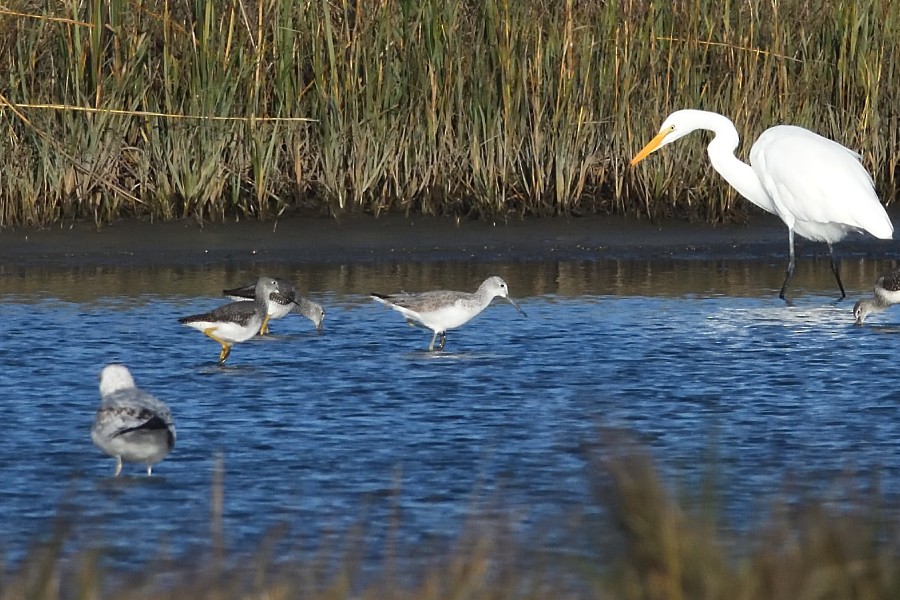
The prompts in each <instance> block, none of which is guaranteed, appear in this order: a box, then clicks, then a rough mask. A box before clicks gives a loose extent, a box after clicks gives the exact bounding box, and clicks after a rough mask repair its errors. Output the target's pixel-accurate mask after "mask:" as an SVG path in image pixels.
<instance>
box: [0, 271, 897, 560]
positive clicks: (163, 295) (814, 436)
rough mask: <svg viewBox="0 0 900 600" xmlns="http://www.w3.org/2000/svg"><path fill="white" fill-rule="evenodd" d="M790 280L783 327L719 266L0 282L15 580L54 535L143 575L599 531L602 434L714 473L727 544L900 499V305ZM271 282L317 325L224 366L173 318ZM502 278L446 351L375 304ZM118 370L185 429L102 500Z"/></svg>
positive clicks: (675, 477)
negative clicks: (199, 564)
mask: <svg viewBox="0 0 900 600" xmlns="http://www.w3.org/2000/svg"><path fill="white" fill-rule="evenodd" d="M804 266H805V267H806V273H807V275H808V276H807V278H806V279H803V278H800V279H798V283H797V285H796V286H795V287H794V288H793V290H792V297H793V298H794V302H793V303H792V305H786V304H785V303H783V302H781V301H780V300H778V298H777V296H776V292H775V290H776V289H777V287H778V285H779V284H780V274H781V270H780V269H781V265H780V264H767V263H759V264H757V263H748V262H740V263H728V262H727V261H726V262H723V261H717V262H702V261H693V262H690V261H689V262H677V261H676V262H666V261H658V262H652V261H650V262H648V261H644V262H638V261H635V262H597V263H542V264H537V265H535V264H496V263H493V264H477V263H473V264H442V263H435V264H424V265H421V264H420V265H407V264H374V265H322V266H317V267H314V266H296V267H290V268H286V267H285V266H284V265H280V266H270V265H257V266H255V267H252V268H249V267H248V268H229V269H223V268H215V267H203V268H200V267H198V268H196V269H190V268H180V269H177V270H170V269H165V268H154V269H147V270H144V271H135V270H131V269H116V268H110V267H106V268H102V269H101V268H97V269H83V270H78V271H39V270H34V269H32V270H31V271H28V270H25V271H22V272H19V273H16V274H12V275H7V276H4V277H3V278H0V286H2V287H0V303H2V315H3V318H2V320H0V339H2V340H3V341H2V345H0V365H2V369H0V395H2V399H3V400H2V402H0V422H2V423H3V424H4V434H3V435H2V436H0V474H2V481H3V485H2V486H0V511H2V519H0V549H2V551H3V553H4V558H5V560H6V562H12V563H13V564H14V563H15V562H16V561H18V560H19V559H21V557H22V556H23V555H24V554H25V553H26V552H27V551H28V549H29V548H30V546H31V545H33V544H34V543H35V542H37V541H39V540H41V539H47V538H49V537H51V536H52V535H53V534H54V533H55V532H56V531H58V526H59V525H60V523H64V524H65V527H66V533H65V539H66V540H67V543H68V544H70V545H71V546H72V547H83V546H85V545H87V546H90V547H97V548H101V549H103V550H104V551H105V556H106V560H109V561H110V562H112V563H113V564H117V565H122V566H126V567H129V566H131V567H138V566H139V565H141V564H143V563H145V562H146V561H148V560H156V559H160V558H165V559H171V560H175V561H196V560H202V559H203V558H204V557H205V556H208V555H209V553H210V548H211V544H212V540H213V539H214V537H215V534H214V533H213V532H215V531H221V532H222V533H223V536H224V539H223V543H224V545H225V547H226V549H227V550H228V551H230V552H232V553H238V554H240V553H246V554H248V555H252V554H253V553H254V552H256V551H257V549H258V547H259V545H260V544H262V543H264V542H265V541H266V540H267V539H269V538H271V537H273V536H277V537H278V538H279V539H280V540H282V541H283V540H287V543H286V548H289V550H283V551H284V552H290V551H296V552H298V553H300V554H302V553H304V552H317V551H321V550H322V548H323V547H324V546H326V545H327V544H328V543H329V542H328V540H333V539H338V540H340V539H345V538H346V536H347V535H348V534H347V532H348V530H350V529H351V528H353V527H354V526H356V525H360V524H362V525H363V526H364V528H365V534H364V536H365V540H366V542H365V543H366V544H367V545H368V546H369V548H370V550H371V551H372V553H373V554H376V555H377V553H378V549H379V548H381V549H383V548H384V547H385V546H386V545H387V543H388V540H389V539H394V540H395V541H396V540H399V542H400V543H401V544H406V545H408V546H410V547H417V546H420V545H424V546H426V547H435V548H440V547H442V546H443V545H447V544H452V543H453V540H455V539H456V538H457V537H458V536H459V535H460V532H461V531H463V530H464V529H465V527H466V525H467V523H470V522H471V520H472V519H473V516H474V515H483V514H485V513H490V514H492V515H493V516H494V517H496V518H497V519H504V520H509V521H510V522H511V523H514V528H515V529H516V531H518V532H519V534H520V535H521V536H523V537H524V538H529V537H530V536H533V537H534V538H535V539H538V538H541V536H544V538H543V539H547V537H546V536H547V535H548V534H547V532H548V531H558V530H561V529H564V528H565V527H568V526H570V525H571V523H572V522H573V521H577V519H578V517H579V516H581V515H585V514H590V513H591V512H592V511H593V510H594V508H593V507H594V506H595V499H594V498H593V496H592V493H591V489H592V478H598V477H602V476H603V475H602V473H598V472H596V469H595V468H594V467H592V464H593V463H592V462H591V460H590V452H591V451H592V450H591V448H595V447H597V446H598V443H599V442H602V440H603V438H604V436H606V435H608V432H609V431H610V430H622V431H625V432H628V434H629V435H630V436H632V437H633V439H635V440H636V441H637V442H638V443H639V444H641V445H643V446H644V447H646V448H647V450H648V452H649V453H650V455H651V456H652V457H653V459H654V460H655V461H656V463H657V465H658V467H659V468H660V470H661V471H662V472H663V474H664V475H665V476H666V477H667V480H668V481H672V482H679V484H680V485H686V486H691V485H692V484H695V483H697V482H700V481H703V480H704V478H706V477H707V476H708V475H709V474H710V472H711V471H714V473H715V477H716V486H717V488H718V490H719V493H720V495H721V503H722V505H723V506H722V510H723V511H724V513H725V514H724V518H725V520H726V521H728V522H731V523H733V524H734V525H735V526H736V527H740V526H745V525H752V524H753V523H754V521H755V520H757V519H759V518H761V517H760V515H761V514H763V513H764V512H765V511H766V510H768V508H769V507H770V506H771V504H772V502H774V501H776V500H778V499H779V498H782V497H783V496H784V495H785V494H796V493H798V490H800V491H801V492H802V493H805V494H808V495H811V496H812V497H815V498H819V499H828V498H829V497H830V495H832V494H835V493H837V492H836V490H838V489H839V488H841V487H843V486H844V485H845V484H846V483H847V481H848V480H849V481H851V485H861V486H862V489H864V490H865V489H866V485H868V482H871V481H874V480H875V479H876V478H877V480H878V482H879V485H880V493H882V494H884V495H886V496H888V497H889V498H897V497H898V495H900V391H898V387H897V383H896V382H897V377H896V373H897V369H896V365H897V357H898V356H900V309H897V311H895V312H893V313H892V312H890V311H888V312H887V313H884V314H882V315H875V316H872V317H870V321H869V322H868V323H867V324H866V326H865V327H856V326H854V325H853V323H852V318H851V314H850V312H851V308H852V302H853V300H854V299H855V297H858V296H859V295H861V294H863V293H864V292H865V288H866V287H868V286H870V285H871V281H872V280H874V277H873V276H872V275H873V273H876V274H877V272H878V271H879V269H882V268H884V267H885V265H879V264H872V263H868V264H863V263H860V264H857V265H851V266H850V268H846V267H845V283H846V284H847V286H848V292H851V296H852V297H851V298H849V299H848V300H845V301H843V302H835V297H836V295H835V293H834V290H833V289H832V285H833V282H832V281H831V279H830V273H829V272H828V270H827V265H826V264H825V263H822V262H819V263H814V262H813V261H808V262H806V263H804ZM259 272H269V273H271V274H273V275H279V276H288V277H291V278H293V279H294V281H295V282H297V283H298V286H299V287H300V289H302V290H305V291H308V294H307V295H308V296H309V297H311V298H313V299H314V300H317V301H318V302H320V303H321V304H323V305H324V306H325V308H326V311H327V316H326V319H325V331H324V333H323V334H321V335H317V334H316V332H315V330H314V329H313V327H312V325H311V323H309V321H306V320H305V319H303V318H301V317H299V316H296V315H292V316H289V317H288V318H286V319H283V320H280V321H275V322H273V323H272V332H273V335H272V336H271V337H270V338H268V339H256V340H253V341H251V342H248V343H245V344H241V345H237V346H235V347H234V349H233V352H232V354H231V357H230V358H229V359H228V361H227V363H226V364H225V366H219V365H217V363H216V360H217V356H218V351H219V348H218V346H217V345H216V344H215V343H213V342H212V341H211V340H209V339H207V338H205V337H204V336H203V335H201V334H200V333H198V332H196V331H194V330H192V329H189V328H186V327H184V326H181V325H179V324H178V322H177V318H178V317H179V316H184V315H188V314H194V313H196V312H200V311H204V310H207V309H210V308H212V307H214V306H216V305H217V304H219V303H224V301H225V300H223V299H222V298H221V297H219V296H218V295H217V294H218V292H219V291H220V290H221V288H224V287H229V286H234V285H238V284H242V283H246V282H248V281H252V280H253V279H254V277H255V275H256V274H258V273H259ZM490 274H500V275H502V276H503V277H504V278H506V280H507V281H508V282H509V285H510V290H511V294H512V296H513V297H514V298H515V299H516V300H517V301H518V302H519V303H520V305H521V306H522V308H523V309H524V310H525V311H526V312H527V313H528V316H527V318H525V317H523V316H521V315H519V314H518V313H517V312H516V311H515V309H513V308H512V307H511V306H510V305H508V304H506V303H504V302H502V301H500V300H495V303H494V305H492V306H491V307H490V308H489V309H488V310H487V311H485V313H483V314H482V315H481V316H479V317H478V318H477V319H476V320H474V321H473V322H471V323H469V324H468V325H466V326H464V327H463V328H461V329H459V330H456V331H451V332H449V334H448V340H447V347H446V350H445V351H444V352H442V353H433V354H432V353H428V352H426V351H425V349H426V348H427V346H428V343H429V341H430V339H431V334H430V332H427V331H424V330H421V329H414V328H409V327H407V326H406V325H405V324H404V322H403V319H402V318H401V317H400V315H398V314H396V313H394V312H392V311H390V310H387V309H385V308H384V307H382V306H381V305H379V304H377V303H374V302H372V301H370V300H369V299H368V295H367V294H368V292H370V291H380V292H394V291H399V290H400V289H404V290H406V291H418V290H423V289H431V288H435V287H447V288H451V289H474V288H475V287H477V285H478V283H480V281H481V280H482V279H483V278H484V277H486V276H487V275H490ZM441 283H445V285H440V284H441ZM819 285H821V287H817V286H819ZM851 290H852V291H851ZM109 362H122V363H124V364H126V365H127V366H128V367H129V368H130V369H131V371H132V374H133V375H134V378H135V380H136V382H137V384H138V386H139V387H142V388H143V389H145V390H148V391H150V392H152V393H154V394H155V395H157V396H158V397H159V398H161V399H163V400H165V401H166V402H168V404H169V405H170V407H171V409H172V412H173V414H174V418H175V422H176V426H177V435H178V439H177V444H176V447H175V450H174V451H173V452H172V454H171V455H170V456H169V457H168V458H167V459H166V460H164V461H163V462H162V463H160V464H159V465H157V467H156V468H155V471H154V475H153V476H152V477H151V478H149V479H148V478H147V477H145V476H144V474H143V469H142V468H141V467H140V466H136V465H126V468H125V476H123V477H120V478H119V479H113V478H112V473H113V467H114V461H113V459H111V458H109V457H106V456H105V455H103V454H102V453H101V452H100V450H98V449H97V448H95V447H94V446H93V445H92V443H91V440H90V427H91V422H92V420H93V416H94V411H95V410H96V406H97V403H98V401H99V395H98V389H97V383H98V374H99V371H100V369H101V368H102V367H103V366H104V365H105V364H107V363H109ZM600 445H601V446H602V444H600ZM217 464H219V465H221V471H220V475H221V477H222V481H223V486H222V488H221V489H222V491H223V504H222V507H223V509H222V515H221V526H219V525H217V524H216V522H217V520H216V516H215V513H216V511H215V509H214V506H215V505H216V502H215V497H216V493H215V489H216V488H215V486H214V485H213V481H214V479H215V478H216V476H217V475H216V473H217ZM560 535H561V534H560ZM550 537H553V535H552V534H551V535H550ZM537 543H540V542H537Z"/></svg>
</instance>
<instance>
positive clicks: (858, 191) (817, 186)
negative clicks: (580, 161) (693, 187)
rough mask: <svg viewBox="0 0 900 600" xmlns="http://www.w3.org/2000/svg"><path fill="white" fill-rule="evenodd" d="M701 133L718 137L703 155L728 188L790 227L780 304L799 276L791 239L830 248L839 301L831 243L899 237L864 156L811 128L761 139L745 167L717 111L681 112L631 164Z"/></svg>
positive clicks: (782, 130)
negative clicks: (863, 236)
mask: <svg viewBox="0 0 900 600" xmlns="http://www.w3.org/2000/svg"><path fill="white" fill-rule="evenodd" d="M697 129H706V130H709V131H712V132H713V133H714V134H715V137H713V139H712V141H711V142H710V143H709V146H708V147H707V149H706V150H707V153H708V154H709V160H710V162H711V163H712V166H713V168H714V169H715V170H716V171H718V172H719V174H720V175H721V176H722V177H724V178H725V181H727V182H728V183H730V184H731V185H732V187H734V188H735V189H736V190H737V191H738V192H739V193H740V194H741V195H742V196H743V197H744V198H746V199H747V200H749V201H750V202H752V203H753V204H755V205H757V206H758V207H760V208H762V209H763V210H766V211H768V212H770V213H772V214H775V215H778V216H779V217H780V218H781V220H782V221H784V224H785V225H787V227H788V243H789V245H790V262H788V268H787V273H786V275H785V278H784V284H783V285H782V286H781V292H780V293H779V294H778V296H779V298H781V299H782V300H783V299H784V294H785V292H786V291H787V288H788V284H790V282H791V277H793V275H794V232H797V234H798V235H800V236H802V237H804V238H806V239H809V240H813V241H817V242H825V243H827V244H828V252H829V253H830V254H831V270H832V272H833V273H834V277H835V279H836V280H837V283H838V287H839V288H840V289H841V298H842V299H843V298H846V297H847V294H846V292H844V284H843V283H841V275H840V272H839V271H838V264H837V261H836V260H835V257H834V248H833V246H832V244H834V243H835V242H839V241H840V240H842V239H844V237H846V235H847V234H848V233H849V232H850V231H866V232H868V233H870V234H872V235H873V236H875V237H877V238H880V239H883V240H886V239H891V238H892V237H893V234H894V226H893V225H892V224H891V220H890V218H888V216H887V213H886V212H885V210H884V207H883V206H882V205H881V202H879V200H878V196H876V195H875V190H874V186H873V184H872V178H871V177H870V176H869V174H868V173H867V172H866V170H865V169H864V168H863V167H862V165H861V164H860V162H859V155H858V154H856V153H855V152H853V151H852V150H850V149H848V148H845V147H844V146H842V145H840V144H838V143H837V142H834V141H832V140H829V139H828V138H824V137H822V136H820V135H818V134H816V133H813V132H812V131H809V130H808V129H803V128H802V127H795V126H793V125H778V126H776V127H772V128H770V129H767V130H765V131H764V132H763V133H762V134H761V135H760V136H759V138H758V139H757V140H756V143H754V144H753V147H752V148H750V164H749V165H748V164H747V163H744V162H742V161H740V160H738V159H737V158H736V157H735V156H734V150H735V149H736V148H737V146H738V142H739V141H740V138H739V137H738V132H737V130H736V129H735V127H734V123H732V122H731V120H729V119H728V118H727V117H724V116H722V115H720V114H718V113H714V112H708V111H703V110H679V111H676V112H673V113H672V114H671V115H669V116H668V118H667V119H666V120H665V122H663V124H662V128H660V130H659V133H658V134H657V135H656V137H654V138H653V139H652V140H650V142H649V143H648V144H647V145H646V146H644V148H643V149H642V150H641V151H640V152H638V153H637V154H636V155H635V157H634V158H633V159H631V165H632V166H633V165H636V164H637V163H639V162H641V161H642V160H644V159H645V158H646V157H647V156H648V155H649V154H650V153H652V152H654V151H655V150H657V149H659V148H661V147H663V146H665V145H666V144H671V143H672V142H674V141H675V140H678V139H680V138H682V137H684V136H686V135H687V134H689V133H691V132H692V131H695V130H697Z"/></svg>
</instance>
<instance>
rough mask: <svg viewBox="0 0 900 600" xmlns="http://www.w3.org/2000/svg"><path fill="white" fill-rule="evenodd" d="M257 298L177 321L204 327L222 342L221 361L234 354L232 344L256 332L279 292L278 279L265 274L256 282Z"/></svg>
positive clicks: (211, 335)
mask: <svg viewBox="0 0 900 600" xmlns="http://www.w3.org/2000/svg"><path fill="white" fill-rule="evenodd" d="M255 287H256V291H255V299H254V300H252V301H249V300H243V301H240V302H231V303H229V304H225V305H224V306H220V307H218V308H215V309H213V310H211V311H209V312H207V313H203V314H200V315H192V316H189V317H182V318H180V319H178V322H179V323H181V324H183V325H187V326H188V327H193V328H194V329H196V330H198V331H202V332H203V333H204V334H205V335H206V336H207V337H209V338H211V339H213V340H215V341H217V342H218V343H219V344H220V345H221V346H222V351H221V352H220V353H219V363H223V362H225V359H226V358H228V355H229V354H231V346H232V344H238V343H240V342H246V341H247V340H249V339H250V338H252V337H253V336H255V335H256V334H257V333H259V330H260V328H261V327H262V325H263V323H264V322H265V320H266V314H267V313H268V311H269V307H270V306H271V303H272V302H274V300H273V299H272V298H274V297H275V296H276V295H277V294H279V292H280V290H279V288H278V282H277V281H275V279H273V278H272V277H266V276H262V277H260V278H259V279H258V280H257V282H256V286H255Z"/></svg>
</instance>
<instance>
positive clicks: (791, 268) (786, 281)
mask: <svg viewBox="0 0 900 600" xmlns="http://www.w3.org/2000/svg"><path fill="white" fill-rule="evenodd" d="M788 246H789V248H790V256H791V260H790V262H788V268H787V273H785V275H784V283H782V284H781V293H779V294H778V297H779V298H781V299H782V300H784V299H785V298H784V293H785V292H787V289H788V285H790V283H791V278H792V277H793V276H794V230H793V229H788Z"/></svg>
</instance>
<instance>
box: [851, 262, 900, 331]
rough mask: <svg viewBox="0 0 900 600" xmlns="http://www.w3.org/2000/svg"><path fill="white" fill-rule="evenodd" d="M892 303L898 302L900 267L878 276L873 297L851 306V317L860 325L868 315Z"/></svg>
mask: <svg viewBox="0 0 900 600" xmlns="http://www.w3.org/2000/svg"><path fill="white" fill-rule="evenodd" d="M894 304H900V267H898V268H896V269H894V270H893V271H891V272H890V273H888V274H886V275H882V276H881V277H879V278H878V280H877V281H876V282H875V297H874V298H865V299H863V300H860V301H858V302H857V303H856V304H855V305H854V306H853V317H854V318H855V319H856V324H857V325H862V324H863V323H865V321H866V317H867V316H868V315H870V314H872V313H876V312H881V311H883V310H884V309H886V308H888V307H890V306H892V305H894Z"/></svg>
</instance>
